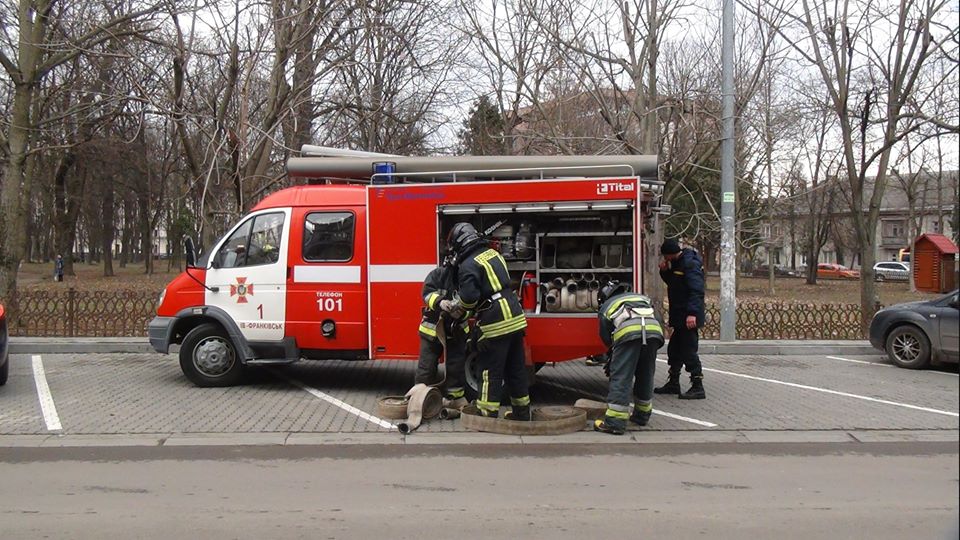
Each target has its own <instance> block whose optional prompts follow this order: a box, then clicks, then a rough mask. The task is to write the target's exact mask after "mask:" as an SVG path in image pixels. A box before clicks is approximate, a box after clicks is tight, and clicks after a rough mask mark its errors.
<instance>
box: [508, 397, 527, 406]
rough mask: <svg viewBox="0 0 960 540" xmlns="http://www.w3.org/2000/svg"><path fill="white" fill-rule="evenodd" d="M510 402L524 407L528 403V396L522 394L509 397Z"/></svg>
mask: <svg viewBox="0 0 960 540" xmlns="http://www.w3.org/2000/svg"><path fill="white" fill-rule="evenodd" d="M510 404H511V405H516V406H517V407H525V406H527V405H529V404H530V396H523V397H521V398H510Z"/></svg>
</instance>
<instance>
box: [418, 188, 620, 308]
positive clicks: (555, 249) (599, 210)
mask: <svg viewBox="0 0 960 540" xmlns="http://www.w3.org/2000/svg"><path fill="white" fill-rule="evenodd" d="M437 212H438V214H439V219H440V224H439V227H438V230H439V231H440V238H439V239H438V246H441V249H442V246H443V245H444V244H445V239H446V235H447V233H448V231H449V230H450V229H451V228H452V227H453V225H454V224H455V223H458V222H461V221H467V222H469V223H471V224H472V225H473V226H474V227H475V228H476V229H477V230H478V231H480V232H481V234H483V233H486V237H487V238H488V239H489V240H490V246H491V247H492V248H493V249H496V250H497V251H499V252H500V254H501V255H502V256H503V258H504V260H505V261H506V262H507V267H508V269H509V271H510V278H511V283H510V286H511V288H512V289H513V290H514V291H516V292H517V295H518V297H519V298H520V303H521V305H523V307H524V311H526V312H527V316H528V317H533V318H536V317H591V318H593V317H595V316H596V315H595V314H596V312H597V309H598V307H599V306H598V302H597V293H598V291H599V289H600V287H602V286H603V284H605V283H606V282H607V281H609V280H611V279H616V280H619V281H621V282H625V283H628V284H630V286H631V287H634V286H635V279H634V275H635V268H636V261H635V258H634V245H635V244H634V223H635V214H636V203H635V201H632V200H622V201H545V202H542V203H516V204H467V205H457V204H455V205H441V206H439V207H438V208H437Z"/></svg>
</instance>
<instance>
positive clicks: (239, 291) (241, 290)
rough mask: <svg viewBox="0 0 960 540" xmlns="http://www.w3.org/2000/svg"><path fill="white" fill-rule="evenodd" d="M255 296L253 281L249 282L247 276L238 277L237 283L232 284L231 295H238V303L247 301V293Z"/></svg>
mask: <svg viewBox="0 0 960 540" xmlns="http://www.w3.org/2000/svg"><path fill="white" fill-rule="evenodd" d="M248 294H249V295H250V296H253V283H251V284H249V285H248V284H247V278H245V277H238V278H237V284H236V285H230V297H231V298H233V297H234V296H236V297H237V303H238V304H246V303H247V295H248Z"/></svg>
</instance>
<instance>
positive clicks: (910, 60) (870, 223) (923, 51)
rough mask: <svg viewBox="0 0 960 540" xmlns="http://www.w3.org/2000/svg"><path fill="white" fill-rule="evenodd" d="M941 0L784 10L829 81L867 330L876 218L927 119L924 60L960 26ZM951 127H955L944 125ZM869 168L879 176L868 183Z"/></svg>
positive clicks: (799, 47) (795, 37) (803, 50)
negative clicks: (901, 146) (895, 157)
mask: <svg viewBox="0 0 960 540" xmlns="http://www.w3.org/2000/svg"><path fill="white" fill-rule="evenodd" d="M949 5H950V4H949V2H945V1H942V0H899V1H898V2H883V1H880V0H865V1H857V0H841V1H839V2H834V1H832V0H831V1H821V0H802V2H801V4H800V5H799V6H797V7H796V8H795V9H783V10H781V13H783V14H784V15H785V16H786V17H788V18H789V20H790V21H791V22H792V24H791V25H789V26H787V27H784V29H783V35H784V36H785V37H786V38H787V39H788V40H789V41H790V42H791V43H792V44H793V46H794V50H795V51H796V52H797V53H798V54H799V55H800V57H801V58H802V59H803V61H804V62H806V63H807V64H808V65H809V66H811V67H812V68H813V69H814V70H815V72H816V73H817V74H818V75H819V77H820V79H821V81H822V83H823V84H824V86H825V88H826V90H827V93H828V95H829V96H830V104H831V107H832V109H833V112H834V114H835V115H836V117H837V125H838V128H839V132H840V133H839V139H840V145H841V147H842V149H843V174H842V176H843V177H844V181H845V183H846V184H847V187H848V188H849V195H850V210H851V215H852V220H853V224H854V228H855V230H856V234H857V243H858V244H859V250H860V257H859V259H860V264H861V267H862V270H861V282H860V283H861V287H860V309H861V315H862V324H863V328H864V331H866V328H867V326H868V325H869V324H870V320H871V319H872V317H873V313H874V311H875V309H876V305H877V297H876V288H875V285H874V270H873V265H874V262H875V254H874V245H875V243H876V225H877V221H878V218H879V212H880V202H881V200H882V198H883V193H884V189H885V187H886V176H887V174H888V168H889V164H890V159H891V153H892V151H893V148H894V146H895V145H897V144H898V143H899V142H900V141H901V140H902V139H903V138H904V137H905V136H907V135H908V134H909V133H911V132H912V131H914V130H916V129H917V128H918V125H919V124H918V123H917V122H910V121H908V120H909V119H910V118H913V117H919V118H924V119H928V121H931V120H929V114H928V113H927V110H926V104H925V103H923V102H922V101H919V100H920V99H921V98H922V97H923V96H924V95H927V94H928V93H929V91H930V89H922V88H921V87H920V85H919V84H918V81H919V80H920V75H921V73H922V72H923V68H924V66H925V65H926V64H927V63H928V62H930V61H931V60H932V59H933V58H935V57H936V56H937V55H938V54H940V53H941V51H943V50H952V51H954V52H953V54H955V51H956V46H957V34H958V31H960V30H958V28H957V27H956V26H955V25H953V26H952V27H951V25H950V24H949V23H948V22H947V21H946V20H945V19H946V18H948V17H949V13H948V11H949ZM945 127H946V128H947V129H951V127H950V126H945ZM871 171H876V173H875V181H874V182H872V183H868V182H867V177H868V176H869V174H870V172H871Z"/></svg>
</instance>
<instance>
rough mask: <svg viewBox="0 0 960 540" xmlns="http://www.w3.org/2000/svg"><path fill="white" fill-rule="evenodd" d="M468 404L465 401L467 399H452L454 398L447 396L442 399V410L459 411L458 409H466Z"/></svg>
mask: <svg viewBox="0 0 960 540" xmlns="http://www.w3.org/2000/svg"><path fill="white" fill-rule="evenodd" d="M469 404H470V402H469V401H467V398H465V397H462V396H461V397H458V398H454V397H450V396H447V397H445V398H443V408H444V409H456V410H458V411H459V410H460V409H462V408H464V407H466V406H467V405H469Z"/></svg>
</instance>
